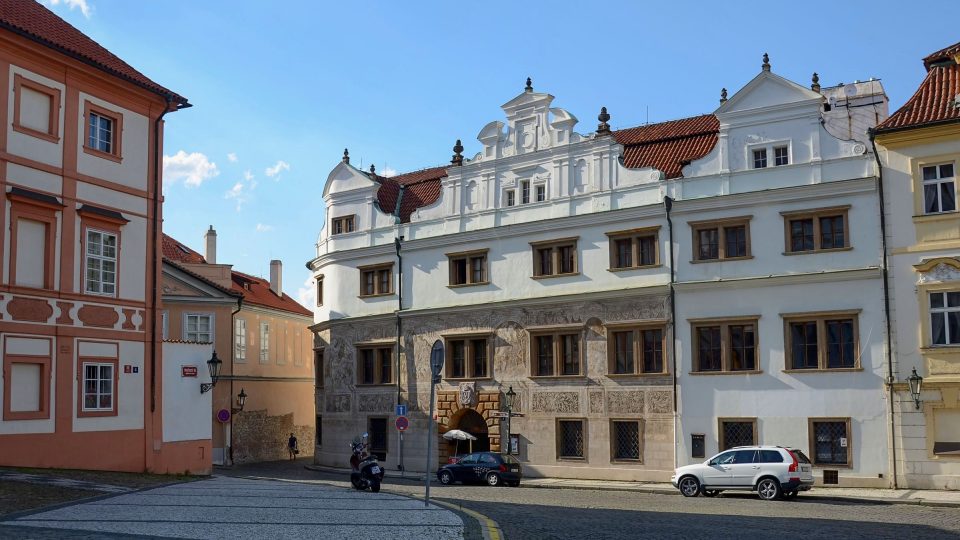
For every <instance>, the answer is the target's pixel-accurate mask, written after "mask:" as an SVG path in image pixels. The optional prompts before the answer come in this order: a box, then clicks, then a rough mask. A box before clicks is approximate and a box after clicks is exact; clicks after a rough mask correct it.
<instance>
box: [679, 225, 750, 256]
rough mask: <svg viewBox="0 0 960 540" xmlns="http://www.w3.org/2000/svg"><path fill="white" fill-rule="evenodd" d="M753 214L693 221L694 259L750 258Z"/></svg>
mask: <svg viewBox="0 0 960 540" xmlns="http://www.w3.org/2000/svg"><path fill="white" fill-rule="evenodd" d="M751 218H752V216H742V217H736V218H724V219H721V220H709V221H691V222H690V223H689V225H690V227H691V229H692V230H693V261H694V262H708V261H724V260H731V259H748V258H750V257H751V254H750V253H751V252H750V220H751Z"/></svg>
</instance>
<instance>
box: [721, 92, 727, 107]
mask: <svg viewBox="0 0 960 540" xmlns="http://www.w3.org/2000/svg"><path fill="white" fill-rule="evenodd" d="M726 102H727V89H726V88H721V89H720V103H726Z"/></svg>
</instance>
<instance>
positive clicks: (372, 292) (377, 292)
mask: <svg viewBox="0 0 960 540" xmlns="http://www.w3.org/2000/svg"><path fill="white" fill-rule="evenodd" d="M357 269H358V270H359V271H360V296H361V297H366V296H383V295H388V294H393V263H384V264H375V265H369V266H360V267H358V268H357Z"/></svg>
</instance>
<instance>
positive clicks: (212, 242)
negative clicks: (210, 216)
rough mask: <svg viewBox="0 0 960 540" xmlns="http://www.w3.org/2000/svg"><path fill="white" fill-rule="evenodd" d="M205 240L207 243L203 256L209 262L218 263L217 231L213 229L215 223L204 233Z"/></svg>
mask: <svg viewBox="0 0 960 540" xmlns="http://www.w3.org/2000/svg"><path fill="white" fill-rule="evenodd" d="M203 241H204V244H205V245H206V251H205V252H204V253H203V258H204V259H206V260H207V264H217V231H215V230H213V225H211V226H210V230H208V231H207V232H205V233H204V234H203Z"/></svg>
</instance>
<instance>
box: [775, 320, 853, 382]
mask: <svg viewBox="0 0 960 540" xmlns="http://www.w3.org/2000/svg"><path fill="white" fill-rule="evenodd" d="M857 318H858V313H857V312H855V311H853V312H851V311H840V312H822V313H809V314H805V313H798V314H789V315H784V325H785V332H784V333H785V341H786V343H785V344H784V350H785V351H786V366H785V369H786V370H787V371H803V370H811V371H816V370H819V371H827V370H837V369H859V368H860V354H859V349H860V347H859V334H858V320H857Z"/></svg>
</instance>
